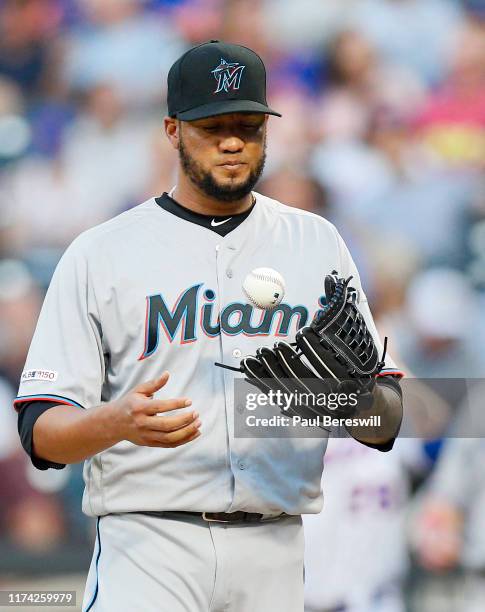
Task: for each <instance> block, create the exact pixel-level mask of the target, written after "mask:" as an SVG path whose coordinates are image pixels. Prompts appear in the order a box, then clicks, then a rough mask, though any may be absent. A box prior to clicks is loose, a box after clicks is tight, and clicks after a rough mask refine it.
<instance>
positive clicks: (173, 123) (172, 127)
mask: <svg viewBox="0 0 485 612" xmlns="http://www.w3.org/2000/svg"><path fill="white" fill-rule="evenodd" d="M163 124H164V127H165V134H166V135H167V138H168V139H169V140H170V144H171V145H172V147H173V148H174V149H178V148H179V139H180V134H179V125H180V122H179V121H177V119H174V118H172V117H165V118H164V120H163Z"/></svg>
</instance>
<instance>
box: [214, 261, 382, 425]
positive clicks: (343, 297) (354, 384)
mask: <svg viewBox="0 0 485 612" xmlns="http://www.w3.org/2000/svg"><path fill="white" fill-rule="evenodd" d="M351 279H352V277H349V278H347V279H343V278H339V277H338V276H337V272H336V271H333V272H332V274H329V275H328V276H327V277H326V279H325V296H326V305H325V306H324V308H323V309H322V310H320V311H319V312H318V313H317V314H316V315H315V318H314V319H313V321H312V322H311V323H310V325H308V326H306V327H303V328H301V329H300V330H299V331H298V332H297V334H296V338H295V342H293V343H291V344H289V343H287V342H277V343H276V344H275V345H274V347H273V348H272V349H270V348H267V347H263V348H260V349H258V350H257V352H256V355H254V356H249V357H245V358H244V359H243V360H242V361H241V364H240V368H239V369H238V368H231V367H229V366H224V365H223V364H216V365H219V366H222V367H226V368H229V369H231V370H236V371H240V372H242V373H244V375H245V377H246V380H247V381H248V382H250V383H251V384H253V385H255V386H256V387H257V388H258V389H260V390H261V391H263V392H265V393H268V392H269V391H271V390H272V391H275V392H278V391H279V392H282V393H285V394H286V396H287V397H291V396H288V394H291V393H293V394H294V398H295V401H292V403H291V407H290V408H289V409H288V411H287V412H285V414H288V412H289V413H290V414H291V415H298V416H301V417H303V418H305V419H306V418H313V419H314V418H315V416H316V415H318V416H322V415H324V414H327V415H331V416H332V417H348V416H352V415H353V414H355V413H356V411H357V410H358V409H360V408H361V407H363V405H369V402H372V391H373V389H374V386H375V382H376V376H377V375H378V374H379V372H380V371H381V370H382V368H383V367H384V358H385V352H386V345H387V338H386V341H385V343H384V354H383V356H382V358H381V359H379V355H378V352H377V348H376V346H375V343H374V340H373V338H372V335H371V333H370V332H369V330H368V328H367V325H366V323H365V321H364V318H363V316H362V314H361V313H360V311H359V310H358V308H357V306H356V302H357V292H356V291H355V289H353V288H352V287H350V286H349V282H350V280H351ZM329 394H343V396H342V397H344V396H350V394H355V396H354V398H355V399H356V401H354V402H352V401H350V402H349V401H346V402H343V403H342V405H337V406H335V407H332V408H329V405H328V403H327V402H325V397H328V395H329Z"/></svg>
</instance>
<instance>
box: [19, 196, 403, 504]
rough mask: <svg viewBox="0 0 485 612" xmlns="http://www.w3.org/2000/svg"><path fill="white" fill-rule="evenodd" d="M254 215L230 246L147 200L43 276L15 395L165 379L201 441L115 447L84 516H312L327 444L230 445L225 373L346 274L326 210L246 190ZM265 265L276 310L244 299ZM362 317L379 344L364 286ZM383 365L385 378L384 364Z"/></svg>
mask: <svg viewBox="0 0 485 612" xmlns="http://www.w3.org/2000/svg"><path fill="white" fill-rule="evenodd" d="M255 197H256V205H255V206H254V208H253V210H252V211H251V214H250V215H249V216H248V217H247V218H246V219H245V220H244V221H243V222H242V223H241V224H240V225H239V226H238V227H237V228H235V229H234V230H233V231H231V232H230V233H229V234H227V235H226V236H224V237H221V236H220V235H218V234H217V233H215V232H213V231H211V230H209V229H207V228H205V227H201V226H200V225H197V224H195V223H191V222H189V221H187V220H184V219H181V218H179V217H178V216H176V215H174V214H171V213H170V212H168V211H166V210H164V209H163V208H161V207H160V206H159V205H158V203H157V202H156V200H155V199H150V200H148V201H147V202H145V203H143V204H141V205H139V206H137V207H135V208H133V209H131V210H129V211H127V212H125V213H123V214H121V215H119V216H117V217H115V218H114V219H112V220H110V221H108V222H107V223H103V224H102V225H99V226H97V227H94V228H92V229H90V230H88V231H87V232H85V233H83V234H81V235H80V236H79V237H78V238H77V239H76V240H75V241H74V242H73V243H72V244H71V245H70V247H69V248H68V249H67V250H66V252H65V253H64V255H63V257H62V259H61V261H60V263H59V265H58V267H57V269H56V271H55V273H54V276H53V278H52V282H51V285H50V287H49V290H48V292H47V295H46V298H45V302H44V305H43V308H42V312H41V314H40V317H39V321H38V324H37V328H36V331H35V335H34V338H33V340H32V344H31V347H30V351H29V354H28V358H27V363H26V366H25V371H24V373H23V375H22V380H21V384H20V390H19V396H18V398H17V400H16V401H17V402H22V401H30V400H35V399H45V400H52V399H54V400H55V401H57V400H58V401H59V403H65V404H70V405H73V406H78V407H80V409H81V408H84V409H89V408H91V407H94V406H97V405H99V404H100V403H102V402H108V401H110V400H114V399H116V398H119V397H120V396H122V395H123V394H125V393H127V392H128V391H129V390H131V389H132V388H133V387H135V386H136V385H137V384H139V383H141V382H143V381H147V380H150V379H154V378H156V377H158V376H160V374H161V373H162V371H164V370H168V371H169V372H170V374H171V378H170V381H169V383H168V384H167V386H166V387H164V388H163V389H162V390H161V391H160V392H159V393H158V394H157V398H164V397H166V398H169V397H185V396H187V397H189V398H191V399H192V400H193V409H195V410H197V411H198V412H199V413H200V418H201V421H202V427H201V432H202V436H201V437H199V438H198V439H197V440H195V441H193V442H191V443H189V444H187V445H183V446H180V447H178V448H173V449H166V448H151V447H141V446H137V445H134V444H132V443H131V442H128V441H122V442H120V443H119V444H116V445H115V446H113V447H112V448H109V449H107V450H105V451H103V452H101V453H99V454H97V455H95V456H94V457H92V458H91V459H89V460H88V461H87V462H86V464H85V469H84V477H85V484H86V488H85V494H84V498H83V510H84V511H85V512H86V513H87V514H88V515H104V514H108V513H116V512H129V511H139V510H186V511H197V512H203V511H225V512H232V511H236V510H244V511H248V512H261V513H276V512H281V511H284V512H287V513H289V514H300V513H304V512H306V513H313V512H319V511H320V509H321V507H322V494H321V482H320V480H321V472H322V458H323V454H324V452H325V448H326V444H327V440H326V439H325V438H298V439H297V438H284V439H282V438H278V439H267V438H266V439H247V438H237V437H235V436H234V397H233V381H234V376H237V374H234V373H232V372H228V371H223V370H222V369H220V368H217V367H214V362H216V361H217V362H224V363H226V364H230V365H234V366H238V365H239V362H240V359H241V356H244V355H247V354H252V353H254V352H255V351H256V349H257V348H258V347H260V346H262V345H268V346H272V345H273V343H274V341H275V340H276V339H277V338H281V337H282V338H287V339H289V340H293V338H294V334H295V332H296V329H297V327H299V326H301V325H303V324H304V323H305V322H309V321H310V320H311V318H312V317H313V315H314V313H315V312H316V310H318V309H319V308H321V305H322V302H321V301H319V300H321V297H322V296H323V281H324V278H325V275H326V274H329V273H330V272H331V271H332V270H334V269H335V270H337V271H338V273H339V275H342V276H348V275H350V274H352V275H353V277H354V279H353V281H352V284H353V285H354V286H355V287H356V289H358V290H361V287H360V280H359V276H358V273H357V270H356V268H355V265H354V263H353V261H352V259H351V256H350V254H349V252H348V250H347V248H346V246H345V244H344V242H343V241H342V239H341V237H340V236H339V234H338V233H337V231H336V230H335V228H334V227H333V225H331V224H330V223H328V222H327V221H325V220H324V219H322V218H321V217H319V216H317V215H314V214H311V213H308V212H304V211H301V210H297V209H295V208H291V207H288V206H285V205H283V204H280V203H279V202H276V201H274V200H271V199H269V198H267V197H265V196H262V195H259V194H255ZM260 267H271V268H274V269H276V270H278V271H279V272H280V273H281V274H282V275H283V277H284V278H285V281H286V288H287V289H286V295H285V297H284V301H283V302H282V304H280V306H279V307H278V308H277V309H275V310H274V311H261V310H258V309H257V308H255V307H252V306H251V305H249V304H248V303H247V301H246V300H245V298H244V296H243V292H242V283H243V280H244V278H245V276H246V275H247V274H248V273H249V272H250V271H251V270H253V269H254V268H260ZM360 308H361V310H362V312H363V314H364V316H365V319H366V321H367V324H368V325H369V327H370V329H371V330H372V333H373V334H374V337H375V340H376V343H377V345H378V348H379V351H382V345H381V342H380V341H379V339H378V337H377V332H376V329H375V326H374V324H373V322H372V318H371V314H370V311H369V307H368V304H367V300H366V299H365V296H364V294H363V293H361V299H360ZM386 367H387V368H389V369H391V370H392V369H394V368H395V366H394V364H393V362H392V361H391V359H390V358H389V357H388V358H387V363H386Z"/></svg>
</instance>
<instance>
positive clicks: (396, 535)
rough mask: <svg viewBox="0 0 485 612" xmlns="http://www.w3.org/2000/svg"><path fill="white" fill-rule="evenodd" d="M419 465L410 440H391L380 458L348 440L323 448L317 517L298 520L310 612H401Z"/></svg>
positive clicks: (418, 453) (416, 447) (416, 448)
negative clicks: (413, 475) (412, 485)
mask: <svg viewBox="0 0 485 612" xmlns="http://www.w3.org/2000/svg"><path fill="white" fill-rule="evenodd" d="M421 462H422V451H421V446H420V442H419V441H418V440H415V439H399V440H397V441H396V444H395V446H394V448H393V449H392V452H390V453H386V454H382V453H376V452H375V450H373V449H371V448H368V447H366V446H364V445H362V444H359V443H358V442H356V441H355V440H353V439H332V440H330V441H329V444H328V448H327V452H326V454H325V473H324V474H323V482H322V484H323V488H324V491H325V503H324V506H323V510H322V512H321V514H319V515H312V516H305V517H303V518H304V521H303V522H304V526H305V540H306V544H305V601H306V604H307V607H308V608H309V609H310V610H322V609H327V608H328V609H330V608H332V609H333V608H334V607H337V606H338V605H345V606H347V608H348V609H349V610H352V612H353V611H354V610H355V611H356V612H357V611H359V612H364V611H365V612H368V611H369V610H381V607H379V606H382V609H386V610H387V609H389V610H395V609H397V610H401V609H403V608H402V604H401V603H400V597H399V588H400V586H401V581H402V580H403V578H404V575H405V572H406V570H407V542H406V534H405V529H404V518H405V517H404V512H405V509H406V504H407V501H408V494H409V491H408V489H409V477H408V473H409V470H410V469H412V470H417V469H420V468H421V467H422V466H421V464H420V463H421ZM384 600H386V607H384V606H383V601H384ZM389 600H392V601H393V603H392V605H391V603H390V601H389ZM347 608H346V609H347Z"/></svg>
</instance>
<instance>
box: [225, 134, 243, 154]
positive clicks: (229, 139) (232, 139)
mask: <svg viewBox="0 0 485 612" xmlns="http://www.w3.org/2000/svg"><path fill="white" fill-rule="evenodd" d="M243 148H244V141H243V140H241V139H240V138H238V137H237V136H226V137H225V138H223V139H222V140H221V141H220V143H219V149H220V150H221V152H222V153H238V152H239V151H242V150H243Z"/></svg>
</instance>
